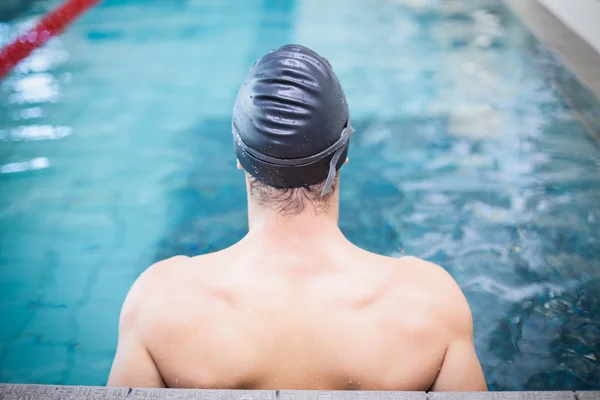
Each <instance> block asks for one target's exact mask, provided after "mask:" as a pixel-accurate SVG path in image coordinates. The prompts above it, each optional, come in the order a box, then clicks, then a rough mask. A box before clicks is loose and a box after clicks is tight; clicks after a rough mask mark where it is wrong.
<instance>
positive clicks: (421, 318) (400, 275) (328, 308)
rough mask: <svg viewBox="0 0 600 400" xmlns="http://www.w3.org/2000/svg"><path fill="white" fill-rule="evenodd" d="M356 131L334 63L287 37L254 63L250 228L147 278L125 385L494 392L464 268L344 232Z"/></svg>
mask: <svg viewBox="0 0 600 400" xmlns="http://www.w3.org/2000/svg"><path fill="white" fill-rule="evenodd" d="M353 132H354V129H353V128H352V125H351V123H350V114H349V108H348V103H347V101H346V100H345V95H344V92H343V89H342V87H341V84H340V82H339V81H338V79H337V77H336V76H335V73H334V72H333V70H332V67H331V64H330V63H329V62H328V61H327V60H326V59H324V58H322V57H321V56H319V55H318V54H317V53H315V52H314V51H313V50H310V49H308V48H306V47H303V46H299V45H287V46H283V47H281V48H280V49H278V50H275V51H272V52H270V53H268V54H267V55H265V56H264V57H262V58H261V59H259V60H258V61H257V62H256V63H254V65H253V66H252V68H251V69H250V72H249V74H248V76H247V77H246V79H245V81H244V83H243V84H242V86H241V88H240V91H239V93H238V96H237V98H236V102H235V105H234V115H233V119H232V133H233V137H234V148H235V152H236V157H237V168H238V169H239V170H241V171H244V176H245V178H246V189H247V192H248V222H249V232H248V234H247V235H246V237H245V238H244V239H243V240H241V241H240V242H239V243H237V244H235V245H234V246H232V247H230V248H228V249H226V250H223V251H220V252H217V253H213V254H208V255H203V256H200V257H194V258H187V257H175V258H172V259H169V260H166V261H162V262H160V263H158V264H156V265H154V266H152V267H151V268H150V269H148V270H147V271H146V272H145V273H144V274H142V276H141V277H140V278H139V279H138V281H137V282H136V283H135V284H134V286H133V288H132V289H131V291H130V293H129V295H128V297H127V300H126V301H125V304H124V306H123V311H122V313H121V321H120V326H119V344H118V348H117V354H116V356H115V360H114V363H113V368H112V370H111V374H110V378H109V384H110V385H118V386H130V387H144V386H145V387H160V386H169V387H186V388H190V387H196V388H240V389H241V388H246V389H365V390H368V389H370V390H429V389H431V390H484V389H486V385H485V380H484V377H483V373H482V370H481V366H480V365H479V361H478V360H477V355H476V354H475V349H474V346H473V324H472V321H471V313H470V310H469V306H468V304H467V302H466V300H465V298H464V296H463V294H462V292H461V291H460V289H459V287H458V286H457V284H456V283H455V282H454V280H453V279H452V278H451V277H450V275H448V274H447V273H446V272H445V271H444V270H443V269H442V268H440V267H438V266H436V265H434V264H431V263H427V262H425V261H422V260H419V259H416V258H413V257H405V258H401V259H394V258H389V257H383V256H379V255H375V254H372V253H369V252H366V251H364V250H361V249H359V248H358V247H356V246H354V245H353V244H351V243H350V242H349V241H348V240H347V239H346V238H345V237H344V235H342V232H341V231H340V230H339V228H338V217H339V169H340V168H341V167H342V165H343V164H344V163H346V162H348V158H347V154H348V151H349V150H348V149H349V143H350V142H349V141H350V136H351V135H352V133H353ZM367 195H368V193H367Z"/></svg>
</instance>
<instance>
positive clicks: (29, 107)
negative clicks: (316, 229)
mask: <svg viewBox="0 0 600 400" xmlns="http://www.w3.org/2000/svg"><path fill="white" fill-rule="evenodd" d="M465 3H468V5H467V4H465ZM56 4H57V2H56V1H50V2H43V3H41V4H38V5H37V6H36V7H35V8H33V9H31V10H30V11H29V14H28V15H25V16H23V17H22V18H21V19H19V20H17V21H13V22H11V23H7V24H3V25H0V41H2V43H5V42H6V41H7V40H8V38H9V37H12V35H13V34H14V33H15V32H16V31H18V30H19V29H24V28H25V27H26V26H28V24H30V23H31V22H30V21H31V20H32V18H37V17H38V16H39V15H41V14H42V13H43V12H45V11H47V10H48V9H50V8H51V6H53V5H56ZM290 42H295V43H301V44H304V45H308V46H310V47H313V48H314V49H315V50H317V51H318V52H320V53H322V54H323V55H324V56H325V57H327V58H328V59H329V60H330V62H331V63H332V65H333V66H334V69H335V70H336V72H337V74H338V76H339V78H340V80H341V82H342V84H343V85H344V87H345V90H346V94H347V99H348V102H349V105H350V110H351V114H352V118H353V120H352V121H353V125H354V126H355V128H356V130H357V133H356V134H355V136H354V138H353V142H352V144H351V150H350V158H351V163H350V164H349V165H348V166H346V167H345V168H344V172H343V174H342V191H341V219H340V225H341V227H342V229H343V231H344V232H345V233H346V235H347V236H348V237H349V239H351V240H352V241H353V242H354V243H356V244H358V245H361V246H363V247H364V248H366V249H369V250H373V251H377V252H380V253H383V254H388V255H397V256H399V255H402V254H411V255H415V256H419V257H424V258H426V259H428V260H431V261H434V262H438V263H440V264H441V265H443V266H444V267H445V268H447V269H448V271H449V272H450V273H451V274H452V275H453V276H454V277H455V278H456V279H457V281H458V282H459V283H460V285H461V287H462V288H463V290H464V291H465V293H466V295H467V298H468V300H469V302H470V304H471V307H472V309H473V314H474V320H475V336H476V347H477V350H478V353H479V356H480V359H481V362H482V364H483V367H484V370H485V373H486V377H487V380H488V383H489V385H490V388H491V389H497V390H519V389H527V390H532V389H566V390H574V389H589V388H596V389H598V388H600V363H599V360H598V358H599V357H600V250H599V249H600V211H599V209H598V206H597V204H598V199H599V198H600V174H599V172H600V147H599V145H598V142H597V141H596V140H595V139H594V138H593V137H592V135H590V133H589V132H588V131H587V130H586V128H585V126H584V124H582V123H581V122H580V121H579V120H578V118H577V114H576V113H575V112H574V111H573V110H571V109H569V107H568V106H567V105H566V103H565V102H564V100H563V99H562V98H561V96H560V95H559V93H558V92H557V90H556V89H555V88H554V87H553V85H552V81H551V79H549V77H548V73H547V70H546V69H545V68H544V66H545V65H547V64H548V63H553V62H554V61H553V60H552V58H551V57H550V56H549V55H548V54H547V53H546V52H545V51H544V49H541V48H540V46H539V44H538V43H537V41H536V40H535V39H534V38H532V37H531V35H530V34H529V33H528V32H527V30H526V29H525V28H524V27H523V26H522V25H521V24H520V23H519V22H518V21H517V20H516V18H515V17H514V16H512V14H511V13H510V12H509V11H508V10H507V9H506V8H505V6H504V5H503V4H502V3H501V2H497V1H495V0H476V1H469V2H461V1H456V0H455V1H444V2H441V1H436V0H422V1H416V0H394V1H392V0H374V1H371V2H364V1H359V0H345V1H343V0H330V1H328V2H322V1H319V0H295V1H286V2H282V1H276V0H263V1H253V2H249V1H248V2H244V4H243V6H240V2H239V1H234V0H221V1H219V2H209V1H207V0H173V1H170V2H165V1H161V0H144V1H142V0H106V1H104V2H103V3H102V4H101V5H100V6H99V7H97V8H95V9H93V10H91V11H90V12H89V13H88V14H86V15H85V16H84V17H83V18H82V19H81V20H79V21H78V22H77V23H76V24H75V25H73V26H72V27H71V28H70V29H69V30H68V31H67V32H66V33H65V34H64V35H63V36H61V37H60V38H59V39H56V40H53V41H52V42H50V43H49V44H48V45H47V46H46V47H45V48H43V49H41V50H39V51H38V52H37V53H35V54H34V55H33V56H32V57H31V58H30V59H28V60H26V61H25V62H23V63H22V64H21V65H20V66H19V71H17V72H15V73H13V74H12V75H11V76H10V77H9V78H8V79H6V80H4V81H2V82H0V86H1V89H0V90H1V91H0V102H1V108H0V381H2V382H14V383H54V384H86V385H102V384H104V383H105V381H106V377H107V374H108V370H109V367H110V363H111V361H112V357H113V354H114V351H115V345H116V338H117V336H116V335H117V323H118V314H119V310H120V305H121V303H122V301H123V299H124V297H125V295H126V292H127V290H128V288H129V286H130V285H131V284H132V283H133V281H134V279H135V278H136V277H137V276H138V275H139V274H140V272H141V271H143V270H144V269H145V268H146V267H147V266H148V265H150V264H151V263H153V262H154V261H156V260H158V259H162V258H165V257H169V256H172V255H175V254H187V255H193V254H201V253H205V252H210V251H213V250H216V249H220V248H223V247H225V246H227V245H229V244H231V243H233V242H234V241H236V240H237V239H239V238H241V237H242V235H243V234H244V233H245V230H246V214H245V192H244V190H245V189H244V183H243V180H242V179H241V177H240V175H239V172H237V171H236V169H235V157H234V153H233V150H232V142H231V136H230V135H231V134H230V118H231V109H232V105H233V102H234V99H235V95H236V93H237V89H238V86H239V84H240V83H241V81H242V79H243V77H244V75H245V73H246V71H247V69H248V68H249V67H250V65H252V63H253V62H254V60H255V59H256V58H258V57H259V56H261V55H262V54H263V53H265V52H266V51H267V50H269V49H273V48H276V47H278V46H280V45H282V44H285V43H290Z"/></svg>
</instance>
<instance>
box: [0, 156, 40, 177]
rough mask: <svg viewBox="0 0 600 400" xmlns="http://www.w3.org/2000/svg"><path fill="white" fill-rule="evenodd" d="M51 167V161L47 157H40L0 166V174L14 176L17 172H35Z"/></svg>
mask: <svg viewBox="0 0 600 400" xmlns="http://www.w3.org/2000/svg"><path fill="white" fill-rule="evenodd" d="M49 166H50V160H48V159H47V158H46V157H38V158H34V159H32V160H27V161H21V162H14V163H9V164H4V165H0V174H14V173H16V172H24V171H34V170H38V169H45V168H48V167H49Z"/></svg>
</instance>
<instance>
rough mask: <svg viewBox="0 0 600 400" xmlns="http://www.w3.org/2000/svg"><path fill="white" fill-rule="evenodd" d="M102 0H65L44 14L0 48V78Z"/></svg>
mask: <svg viewBox="0 0 600 400" xmlns="http://www.w3.org/2000/svg"><path fill="white" fill-rule="evenodd" d="M101 1H102V0H67V1H65V2H64V3H63V4H61V5H60V6H59V7H57V8H56V9H54V10H53V11H51V12H49V13H48V14H46V15H45V16H44V17H43V18H42V19H41V20H40V21H39V22H38V23H37V24H36V25H35V26H34V27H33V28H31V29H30V30H28V31H27V32H25V33H23V34H21V35H19V36H18V37H17V38H16V39H15V40H14V41H13V42H12V43H10V44H8V45H7V46H5V47H4V48H3V49H2V50H0V79H3V78H4V77H5V76H6V75H7V74H8V73H9V72H10V71H11V70H12V69H13V68H14V67H15V66H16V65H17V64H18V63H19V62H20V61H21V60H23V59H24V58H26V57H27V56H29V55H30V54H31V52H32V51H34V50H35V49H37V48H38V47H41V46H43V45H44V43H46V42H47V41H48V40H49V39H50V38H51V37H53V36H56V35H58V34H60V33H61V32H62V31H63V30H65V29H66V28H67V27H68V26H69V24H71V23H72V22H73V21H75V19H77V17H79V16H80V15H81V14H83V13H84V12H85V11H86V10H88V9H89V8H91V7H93V6H95V5H96V4H98V3H100V2H101Z"/></svg>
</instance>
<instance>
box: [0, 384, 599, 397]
mask: <svg viewBox="0 0 600 400" xmlns="http://www.w3.org/2000/svg"><path fill="white" fill-rule="evenodd" d="M0 399H2V400H38V399H39V400H58V399H61V400H81V399H103V400H118V399H138V400H141V399H170V400H174V399H202V400H458V399H467V400H597V399H600V392H471V393H463V392H453V393H425V392H371V391H364V392H361V391H352V392H351V391H321V390H194V389H131V388H105V387H89V386H46V385H2V384H0Z"/></svg>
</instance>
